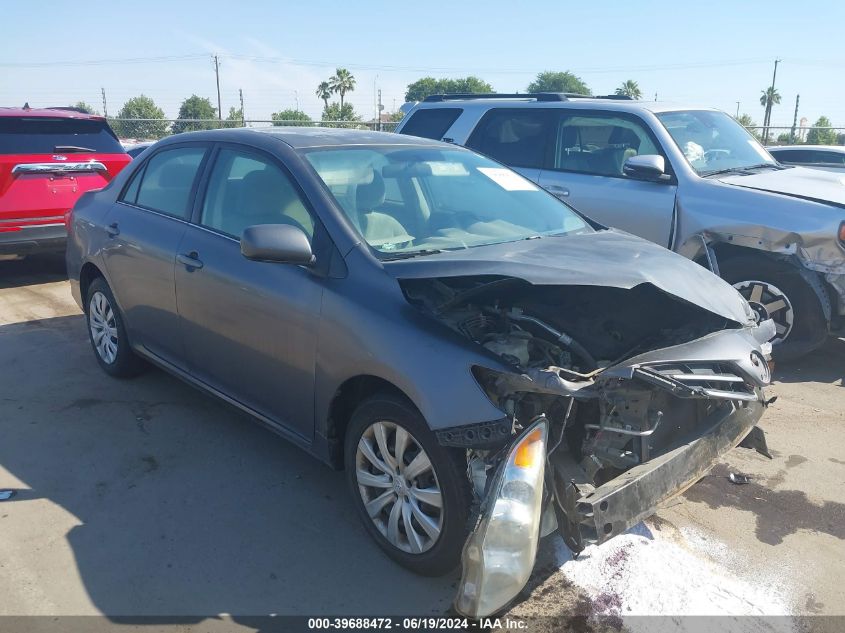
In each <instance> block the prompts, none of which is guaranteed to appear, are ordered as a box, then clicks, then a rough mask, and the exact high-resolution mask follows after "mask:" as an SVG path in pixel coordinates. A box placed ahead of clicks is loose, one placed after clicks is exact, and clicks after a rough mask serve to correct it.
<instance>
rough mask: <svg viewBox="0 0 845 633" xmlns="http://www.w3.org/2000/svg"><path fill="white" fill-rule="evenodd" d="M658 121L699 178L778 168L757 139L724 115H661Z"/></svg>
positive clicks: (703, 112) (687, 112) (694, 112)
mask: <svg viewBox="0 0 845 633" xmlns="http://www.w3.org/2000/svg"><path fill="white" fill-rule="evenodd" d="M657 118H658V119H659V120H660V122H661V123H662V124H663V127H665V128H666V130H667V131H668V132H669V135H670V136H671V137H672V139H673V140H674V141H675V143H676V144H677V146H678V147H679V148H680V150H681V151H682V152H683V154H684V156H685V157H686V159H687V162H688V163H689V164H690V166H691V167H692V168H693V169H694V170H695V172H696V173H697V174H698V175H699V176H710V175H713V174H715V173H722V172H730V171H741V170H743V169H753V168H760V167H774V168H776V167H777V162H776V161H775V160H774V159H773V158H772V157H771V155H770V154H769V153H768V152H767V151H766V150H765V149H764V148H763V146H762V145H760V143H758V142H757V139H755V138H754V137H753V136H751V134H750V133H749V132H748V130H746V129H745V128H744V127H742V126H741V125H740V124H739V123H737V122H736V119H734V118H733V117H730V116H728V115H727V114H725V113H724V112H714V111H709V110H685V111H678V112H659V113H657Z"/></svg>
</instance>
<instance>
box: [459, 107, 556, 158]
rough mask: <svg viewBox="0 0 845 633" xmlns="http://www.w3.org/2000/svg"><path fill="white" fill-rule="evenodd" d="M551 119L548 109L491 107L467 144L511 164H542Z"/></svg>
mask: <svg viewBox="0 0 845 633" xmlns="http://www.w3.org/2000/svg"><path fill="white" fill-rule="evenodd" d="M548 119H549V116H548V112H547V111H546V110H539V109H532V110H520V109H515V108H500V109H493V110H490V112H488V113H487V114H486V115H485V116H484V118H483V119H482V120H481V122H480V123H479V125H478V127H477V128H476V130H475V131H474V132H473V133H472V136H471V137H470V139H469V141H467V147H471V148H472V149H474V150H476V151H479V152H481V153H482V154H486V155H487V156H490V157H491V158H494V159H496V160H498V161H499V162H501V163H504V164H505V165H510V166H512V167H542V166H543V156H544V155H545V151H546V139H547V138H548V123H547V122H548Z"/></svg>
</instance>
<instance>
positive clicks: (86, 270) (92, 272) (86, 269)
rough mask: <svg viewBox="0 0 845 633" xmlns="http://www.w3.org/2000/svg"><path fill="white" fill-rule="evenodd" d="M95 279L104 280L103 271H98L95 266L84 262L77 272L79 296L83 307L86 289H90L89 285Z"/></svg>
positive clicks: (86, 295) (86, 293)
mask: <svg viewBox="0 0 845 633" xmlns="http://www.w3.org/2000/svg"><path fill="white" fill-rule="evenodd" d="M97 277H102V278H103V279H105V278H106V276H105V275H104V274H103V271H102V270H100V268H99V267H98V266H97V265H96V264H94V263H93V262H85V264H83V266H82V268H81V269H80V271H79V295H80V297H81V298H82V303H83V305H84V303H85V300H86V298H87V297H88V288H90V287H91V283H92V282H93V281H94V280H95V279H96V278H97Z"/></svg>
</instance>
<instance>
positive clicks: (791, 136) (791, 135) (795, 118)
mask: <svg viewBox="0 0 845 633" xmlns="http://www.w3.org/2000/svg"><path fill="white" fill-rule="evenodd" d="M800 98H801V95H795V115H794V116H793V117H792V129H791V130H790V131H789V142H790V143H794V142H795V128H796V127H797V125H798V100H799V99H800Z"/></svg>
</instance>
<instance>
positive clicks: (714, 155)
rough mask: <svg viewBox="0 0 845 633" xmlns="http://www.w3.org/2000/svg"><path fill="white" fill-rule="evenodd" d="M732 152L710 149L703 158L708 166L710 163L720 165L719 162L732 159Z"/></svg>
mask: <svg viewBox="0 0 845 633" xmlns="http://www.w3.org/2000/svg"><path fill="white" fill-rule="evenodd" d="M730 155H731V152H730V150H727V149H708V150H707V151H706V152H704V155H703V156H702V158H703V159H704V162H705V163H707V164H710V163H714V162H715V163H718V162H719V161H722V160H725V159H726V158H730Z"/></svg>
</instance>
